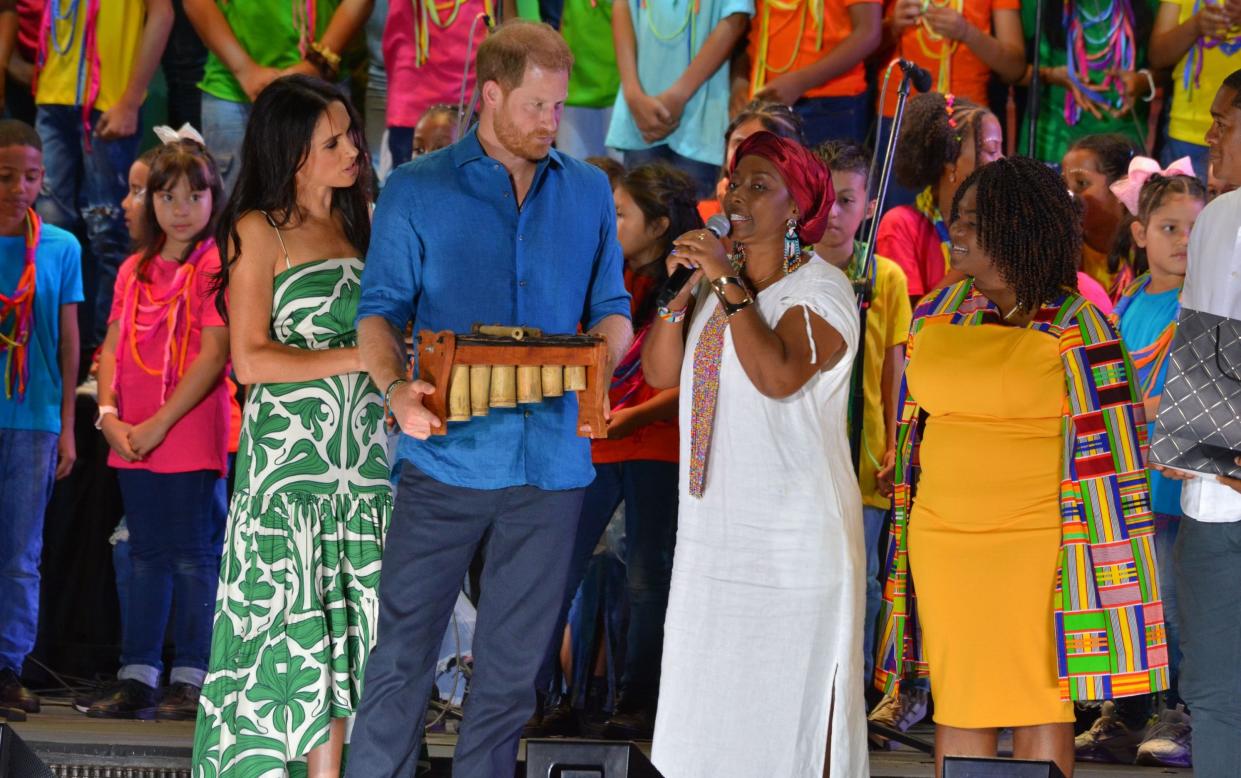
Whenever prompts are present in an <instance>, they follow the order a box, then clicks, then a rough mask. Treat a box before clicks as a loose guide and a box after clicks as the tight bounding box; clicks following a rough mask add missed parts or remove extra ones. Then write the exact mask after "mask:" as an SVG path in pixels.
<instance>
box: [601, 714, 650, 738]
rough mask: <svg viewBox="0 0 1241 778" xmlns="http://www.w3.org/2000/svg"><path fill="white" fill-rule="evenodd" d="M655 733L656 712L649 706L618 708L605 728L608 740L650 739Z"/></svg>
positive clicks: (604, 731) (604, 734)
mask: <svg viewBox="0 0 1241 778" xmlns="http://www.w3.org/2000/svg"><path fill="white" fill-rule="evenodd" d="M654 734H655V714H654V713H653V712H652V711H651V710H650V709H648V708H639V709H636V710H628V711H626V710H618V711H617V712H616V713H615V714H614V715H613V716H612V718H610V719H608V723H607V725H606V726H605V727H604V728H603V736H604V737H605V738H607V739H608V740H650V739H651V737H652V736H653V735H654Z"/></svg>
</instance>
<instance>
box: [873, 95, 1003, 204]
mask: <svg viewBox="0 0 1241 778" xmlns="http://www.w3.org/2000/svg"><path fill="white" fill-rule="evenodd" d="M989 113H991V112H990V111H988V110H987V109H986V108H984V107H982V106H981V105H978V104H977V103H972V102H970V101H969V100H964V99H962V98H959V97H958V98H954V100H953V105H952V114H951V115H949V113H948V99H947V98H946V97H944V95H942V94H940V93H939V92H926V93H924V94H920V95H915V96H914V97H912V98H911V99H910V100H909V103H908V105H907V106H906V108H905V121H904V124H902V125H901V134H900V137H899V138H897V140H896V159H895V160H894V161H893V165H892V172H893V174H894V175H895V176H896V180H897V181H899V182H900V183H901V185H902V186H905V187H907V188H909V189H915V190H922V189H926V188H927V187H928V186H934V185H935V184H936V183H937V182H938V181H939V177H940V176H942V175H943V173H944V166H945V165H948V164H950V163H952V162H956V161H957V159H959V158H960V156H961V144H962V141H963V139H964V138H965V128H966V127H969V128H970V129H972V130H973V131H974V158H975V159H977V158H978V157H979V156H980V152H981V150H982V131H981V130H982V120H983V117H985V116H986V115H987V114H989ZM954 125H955V126H954Z"/></svg>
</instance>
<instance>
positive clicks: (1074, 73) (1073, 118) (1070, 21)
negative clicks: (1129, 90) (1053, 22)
mask: <svg viewBox="0 0 1241 778" xmlns="http://www.w3.org/2000/svg"><path fill="white" fill-rule="evenodd" d="M1063 19H1064V28H1065V31H1066V35H1067V38H1068V40H1067V45H1066V49H1067V56H1068V61H1067V63H1066V69H1067V70H1068V74H1069V80H1070V81H1071V82H1072V83H1073V84H1074V85H1075V86H1077V88H1078V89H1080V90H1082V93H1083V94H1085V95H1086V96H1087V97H1089V98H1090V99H1092V100H1094V101H1096V102H1099V103H1103V104H1110V105H1112V106H1113V107H1119V106H1121V105H1122V104H1123V103H1124V100H1123V98H1122V97H1121V95H1120V92H1119V89H1117V91H1116V95H1115V97H1114V98H1112V99H1111V100H1109V99H1108V98H1107V96H1106V92H1107V91H1108V90H1109V89H1112V88H1118V87H1121V86H1122V83H1121V79H1120V76H1119V75H1118V73H1119V72H1123V71H1131V70H1133V69H1134V67H1135V63H1136V61H1137V44H1136V38H1135V36H1134V34H1133V8H1132V7H1131V6H1130V4H1129V0H1109V2H1108V4H1107V6H1106V7H1104V8H1103V9H1096V11H1095V13H1093V14H1092V13H1089V12H1087V11H1086V9H1085V8H1083V7H1082V5H1081V0H1066V2H1065V4H1064V17H1063ZM1100 28H1103V29H1102V31H1100ZM1092 73H1095V74H1101V75H1102V77H1103V80H1102V81H1100V82H1094V81H1091V79H1090V76H1091V74H1092ZM1080 118H1081V106H1079V105H1078V104H1077V101H1076V100H1075V99H1074V97H1073V90H1071V89H1068V90H1065V96H1064V120H1065V122H1066V123H1067V124H1068V125H1069V126H1073V125H1075V124H1077V122H1078V120H1079V119H1080Z"/></svg>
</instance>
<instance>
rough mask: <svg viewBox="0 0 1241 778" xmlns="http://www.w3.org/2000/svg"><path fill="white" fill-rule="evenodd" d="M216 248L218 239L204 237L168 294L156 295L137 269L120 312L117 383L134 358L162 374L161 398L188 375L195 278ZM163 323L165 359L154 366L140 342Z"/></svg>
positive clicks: (148, 369) (150, 371)
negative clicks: (147, 362)
mask: <svg viewBox="0 0 1241 778" xmlns="http://www.w3.org/2000/svg"><path fill="white" fill-rule="evenodd" d="M213 248H215V240H213V239H211V238H208V239H207V240H205V241H202V242H201V243H199V244H198V245H197V246H195V247H194V250H193V251H192V252H191V253H190V256H189V258H188V259H186V260H185V262H182V263H181V266H180V267H178V268H177V270H176V272H175V273H174V274H173V277H172V281H171V282H170V283H169V285H168V290H167V293H166V294H165V296H163V297H156V296H155V295H153V294H152V292H151V285H150V284H149V283H148V282H146V281H143V280H142V279H140V278H139V277H138V276H139V273H138V271H137V269H136V268H135V269H134V272H133V273H132V274H131V275H130V276H129V281H128V283H127V284H126V285H125V291H124V298H123V302H122V309H121V316H120V343H119V345H118V346H117V349H116V360H117V370H116V373H115V378H114V379H113V383H114V385H115V384H116V382H117V381H119V377H120V374H121V369H120V364H121V363H122V362H124V361H126V360H129V359H132V360H133V363H134V365H135V366H136V367H137V368H138V369H139V370H141V371H142V372H144V373H146V374H147V375H149V376H160V377H161V379H162V380H161V383H160V402H161V403H162V402H163V401H164V400H165V399H167V397H168V393H169V392H170V391H171V390H172V388H173V387H174V386H176V384H177V381H179V380H180V378H181V376H183V375H185V367H186V363H187V361H188V359H189V351H190V336H191V334H192V333H193V331H194V300H193V295H194V278H195V276H196V275H197V273H198V263H199V262H200V261H201V260H202V258H203V257H204V256H205V255H206V254H207V252H208V251H210V250H211V249H213ZM161 326H166V327H167V330H166V332H165V334H164V348H163V354H164V363H163V364H162V365H159V366H158V367H151V366H149V365H147V364H146V362H144V361H143V359H142V353H141V349H140V348H139V343H140V342H141V341H146V340H148V339H150V338H152V337H155V335H157V334H158V333H159V331H160V327H161Z"/></svg>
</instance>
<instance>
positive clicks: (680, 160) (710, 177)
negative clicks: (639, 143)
mask: <svg viewBox="0 0 1241 778" xmlns="http://www.w3.org/2000/svg"><path fill="white" fill-rule="evenodd" d="M648 162H667V163H668V164H669V165H671V166H672V167H674V168H677V169H678V170H681V171H684V172H685V173H686V174H687V175H688V176H689V177H690V178H692V179H693V180H694V184H695V189H696V190H697V191H696V192H695V195H696V196H697V197H698V199H699V200H712V199H714V198H715V184H716V183H717V182H718V181H719V180H720V169H719V168H718V167H716V166H715V165H709V164H707V163H706V162H699V161H698V160H696V159H690V158H689V157H683V156H681V155H680V154H678V153H676V152H675V151H673V150H672V149H671V148H670V147H669V146H667V145H664V146H655V147H653V148H649V149H638V150H636V151H626V152H625V168H626V169H628V170H633V169H634V168H636V167H638V166H639V165H645V164H646V163H648Z"/></svg>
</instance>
